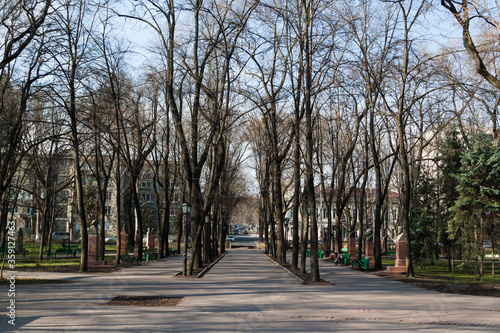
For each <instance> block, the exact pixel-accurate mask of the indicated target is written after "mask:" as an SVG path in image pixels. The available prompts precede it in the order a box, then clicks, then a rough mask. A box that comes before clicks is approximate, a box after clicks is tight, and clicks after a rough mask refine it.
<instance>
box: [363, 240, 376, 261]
mask: <svg viewBox="0 0 500 333" xmlns="http://www.w3.org/2000/svg"><path fill="white" fill-rule="evenodd" d="M365 258H366V259H370V261H369V263H368V265H369V266H370V268H372V267H375V257H374V256H373V241H369V240H367V241H366V243H365Z"/></svg>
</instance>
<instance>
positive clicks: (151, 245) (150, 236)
mask: <svg viewBox="0 0 500 333" xmlns="http://www.w3.org/2000/svg"><path fill="white" fill-rule="evenodd" d="M154 230H155V229H152V230H151V231H150V230H149V229H148V233H147V236H146V247H147V248H148V250H149V252H150V253H154V252H155V232H154Z"/></svg>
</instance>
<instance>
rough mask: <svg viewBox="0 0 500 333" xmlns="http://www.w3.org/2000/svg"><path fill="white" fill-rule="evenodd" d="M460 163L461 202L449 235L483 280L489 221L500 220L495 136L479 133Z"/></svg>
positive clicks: (498, 151) (499, 160)
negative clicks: (485, 242) (499, 216)
mask: <svg viewBox="0 0 500 333" xmlns="http://www.w3.org/2000/svg"><path fill="white" fill-rule="evenodd" d="M460 162H461V166H460V170H459V174H458V175H457V176H456V179H457V181H458V186H457V187H456V190H457V191H458V199H457V200H456V201H455V204H454V205H453V207H451V208H450V212H451V213H452V219H451V220H450V225H449V232H450V234H451V236H452V238H453V239H456V240H457V241H459V242H460V243H461V244H462V245H463V246H464V250H465V254H464V255H465V258H464V260H465V264H466V265H468V264H472V265H473V267H474V268H475V272H476V277H483V275H484V248H483V240H484V239H485V236H487V231H488V230H487V229H488V228H487V227H488V221H492V220H495V221H496V220H498V214H499V212H500V147H499V146H498V145H495V144H494V143H493V140H492V138H491V136H489V135H487V134H485V133H479V134H477V135H475V136H474V137H473V138H472V140H471V144H470V147H467V148H466V149H465V150H464V151H463V153H462V154H461V159H460ZM490 236H491V235H490ZM478 258H480V260H478ZM470 259H473V260H472V262H469V260H470Z"/></svg>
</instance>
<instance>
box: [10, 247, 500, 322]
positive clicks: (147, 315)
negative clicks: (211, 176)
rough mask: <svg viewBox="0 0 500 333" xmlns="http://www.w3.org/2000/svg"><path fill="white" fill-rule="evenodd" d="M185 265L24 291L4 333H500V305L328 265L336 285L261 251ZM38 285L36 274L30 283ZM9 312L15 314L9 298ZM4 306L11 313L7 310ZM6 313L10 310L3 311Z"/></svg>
mask: <svg viewBox="0 0 500 333" xmlns="http://www.w3.org/2000/svg"><path fill="white" fill-rule="evenodd" d="M181 267H182V256H176V257H174V258H167V259H164V260H160V261H158V262H154V263H147V264H143V265H140V266H137V267H130V268H126V269H122V270H120V271H117V272H114V273H109V274H104V275H95V274H94V275H82V274H73V275H65V274H49V273H40V274H38V275H39V276H40V277H44V278H48V277H54V278H61V277H62V278H68V279H71V280H74V281H75V283H73V284H63V285H39V286H19V287H18V288H17V290H16V315H17V318H16V326H15V327H12V326H10V325H8V324H7V319H8V318H7V316H6V315H4V316H3V317H2V318H0V332H8V331H15V332H333V331H338V332H353V331H367V332H387V331H394V332H407V331H427V332H498V331H499V327H500V299H499V298H493V297H479V296H463V295H454V294H442V293H438V292H433V291H427V290H423V289H419V288H417V287H414V286H410V285H407V284H404V283H401V282H396V281H392V280H388V279H386V278H383V277H378V276H375V275H373V274H368V273H365V272H360V271H357V270H352V269H351V268H350V267H342V266H336V265H334V264H332V263H329V262H323V261H322V262H321V264H320V269H321V274H322V277H323V278H325V279H327V280H329V281H332V282H334V283H335V284H334V285H302V284H299V283H297V281H296V280H295V279H294V278H292V277H291V276H290V275H289V274H287V273H286V272H285V271H283V270H282V269H281V268H280V267H278V266H276V265H275V264H274V263H273V262H271V261H270V260H269V259H267V258H266V257H265V256H263V255H262V253H261V251H260V250H247V249H245V250H244V249H231V250H229V251H228V253H227V255H226V256H225V257H224V258H223V259H222V260H221V261H220V262H219V263H217V264H216V265H215V266H214V267H213V268H212V269H211V270H210V271H209V272H208V273H207V274H206V275H205V276H204V277H203V278H202V279H194V278H190V279H185V278H173V277H172V276H173V275H174V274H175V273H176V272H178V271H180V270H181ZM26 275H31V276H33V273H30V274H26ZM0 293H1V294H0V304H2V307H3V308H4V309H5V308H6V305H7V302H8V300H7V292H6V290H2V291H0ZM118 295H164V296H182V297H184V300H183V301H182V302H181V303H180V304H179V305H178V306H176V307H118V306H115V307H112V306H107V305H104V303H105V302H106V301H109V300H110V299H111V298H112V297H114V296H118ZM4 305H5V306H4ZM4 311H5V310H4Z"/></svg>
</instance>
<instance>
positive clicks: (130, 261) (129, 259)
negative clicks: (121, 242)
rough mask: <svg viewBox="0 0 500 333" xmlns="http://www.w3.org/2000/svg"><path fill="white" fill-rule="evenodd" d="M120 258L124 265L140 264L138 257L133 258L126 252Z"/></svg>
mask: <svg viewBox="0 0 500 333" xmlns="http://www.w3.org/2000/svg"><path fill="white" fill-rule="evenodd" d="M119 257H120V260H121V262H122V265H128V266H129V265H132V264H133V263H136V264H138V263H139V261H138V260H137V258H136V257H131V256H130V254H128V253H127V252H125V253H124V254H120V255H119Z"/></svg>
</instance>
